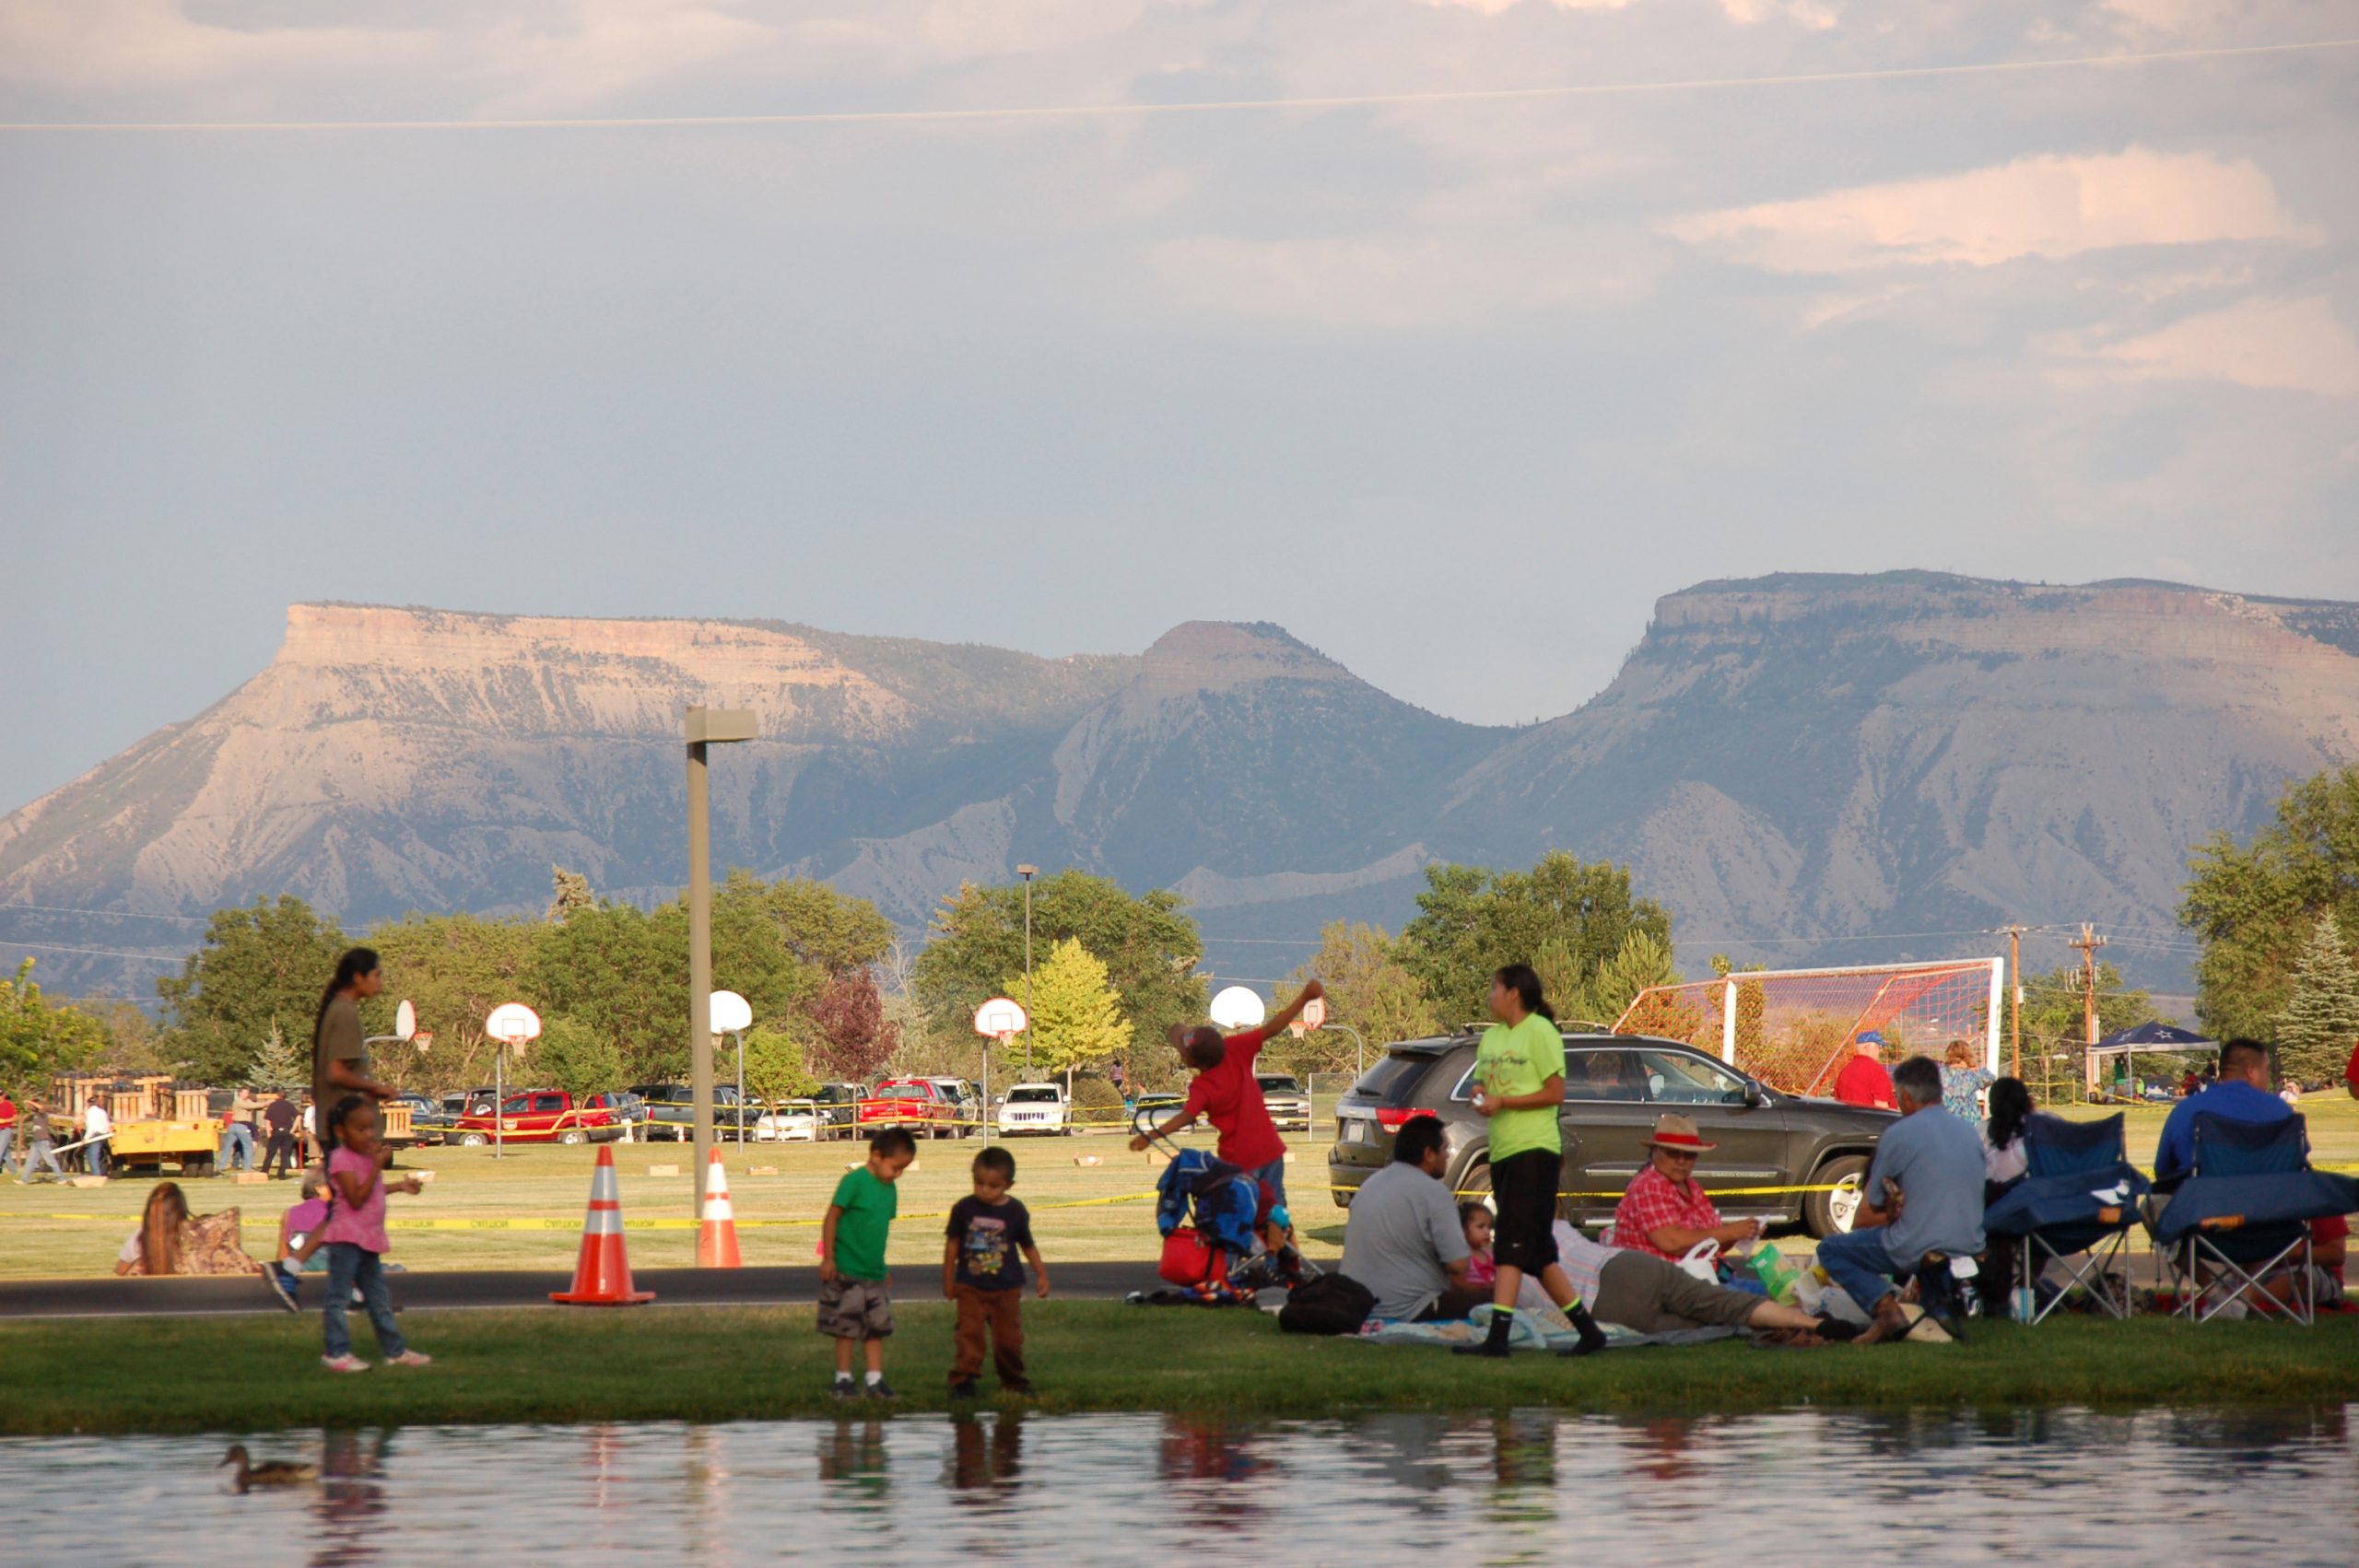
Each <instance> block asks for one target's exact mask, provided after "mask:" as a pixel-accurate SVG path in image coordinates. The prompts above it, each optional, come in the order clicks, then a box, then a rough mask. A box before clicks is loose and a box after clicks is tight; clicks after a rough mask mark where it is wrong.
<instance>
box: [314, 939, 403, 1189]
mask: <svg viewBox="0 0 2359 1568" xmlns="http://www.w3.org/2000/svg"><path fill="white" fill-rule="evenodd" d="M383 989H385V976H384V971H383V970H382V969H381V968H380V967H379V966H378V964H377V954H376V950H375V949H373V948H367V947H356V948H352V949H350V950H348V951H347V952H346V954H345V955H344V956H343V957H342V958H339V959H337V960H336V965H335V977H334V979H332V980H330V981H329V982H328V989H327V991H326V994H324V995H323V996H322V997H321V998H320V1013H319V1017H318V1018H316V1019H314V1020H313V1021H312V1024H311V1106H312V1115H313V1117H315V1118H324V1117H327V1116H328V1111H329V1108H330V1107H332V1106H337V1105H341V1104H342V1103H343V1102H344V1100H345V1098H346V1096H347V1095H351V1094H365V1095H367V1096H368V1097H369V1098H370V1100H382V1099H385V1098H387V1097H388V1096H390V1095H391V1094H393V1090H391V1089H390V1088H388V1087H386V1086H385V1085H384V1084H382V1083H380V1082H377V1081H376V1080H375V1079H373V1078H371V1077H370V1076H369V1045H368V1035H367V1034H366V1032H364V1031H363V1030H362V1029H361V1027H360V1004H361V1003H362V1002H363V1001H366V1000H368V999H369V998H370V997H372V996H375V995H376V994H377V993H378V992H380V991H381V990H383ZM317 1141H318V1143H319V1146H320V1157H321V1160H322V1162H323V1163H324V1162H325V1161H326V1160H327V1159H328V1157H329V1156H330V1155H332V1154H333V1153H334V1151H335V1133H334V1129H331V1128H329V1127H328V1126H326V1125H325V1122H324V1120H322V1121H321V1122H320V1125H319V1129H318V1133H317Z"/></svg>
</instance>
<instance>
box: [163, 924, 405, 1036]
mask: <svg viewBox="0 0 2359 1568" xmlns="http://www.w3.org/2000/svg"><path fill="white" fill-rule="evenodd" d="M345 947H346V942H345V937H344V931H343V930H342V928H341V927H339V926H338V925H337V924H336V922H335V921H334V920H333V919H323V918H322V917H320V916H319V915H316V914H314V913H313V912H312V910H311V906H310V905H308V904H306V903H304V902H303V900H301V899H300V898H297V897H295V896H294V895H291V894H281V895H278V897H277V898H276V899H275V900H274V899H267V898H256V899H255V900H254V901H253V902H252V904H248V905H244V906H242V907H230V908H227V909H216V910H215V911H213V918H212V919H210V920H209V921H207V922H206V924H205V944H204V945H203V946H202V947H200V948H198V949H197V951H196V952H194V953H193V954H190V955H189V958H188V961H187V963H186V964H185V965H182V969H181V972H180V973H179V974H177V975H167V976H165V977H163V978H161V979H159V980H158V981H157V982H156V992H157V994H158V996H160V997H162V998H163V999H164V1015H165V1018H166V1020H167V1022H168V1023H169V1024H170V1037H169V1038H167V1039H166V1040H165V1041H164V1043H163V1047H162V1049H163V1055H164V1057H165V1059H167V1060H173V1061H185V1062H187V1063H189V1071H191V1073H192V1074H193V1075H194V1077H196V1078H198V1079H201V1080H203V1081H205V1082H211V1083H237V1082H243V1081H244V1079H245V1078H246V1076H247V1074H248V1073H250V1072H251V1071H252V1069H253V1060H254V1052H255V1051H256V1050H257V1049H259V1048H260V1047H261V1045H262V1043H263V1041H264V1040H266V1039H268V1038H269V1037H270V1032H271V1030H273V1029H274V1028H276V1029H282V1030H284V1031H285V1032H286V1033H287V1035H288V1037H289V1038H290V1039H294V1040H298V1041H299V1042H301V1045H302V1048H303V1052H304V1059H305V1060H306V1061H308V1060H309V1059H310V1054H311V1024H312V1022H313V1020H314V1019H316V1018H317V1017H318V1015H319V1010H320V992H321V990H322V989H324V988H325V987H326V985H327V983H328V978H329V977H330V976H332V975H334V973H335V963H336V959H337V958H338V957H339V956H341V955H342V954H343V952H344V950H345ZM378 1005H380V1006H381V1005H382V1004H378ZM366 1021H367V1020H366V1019H365V1018H364V1023H365V1022H366Z"/></svg>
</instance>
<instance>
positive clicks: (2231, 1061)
mask: <svg viewBox="0 0 2359 1568" xmlns="http://www.w3.org/2000/svg"><path fill="white" fill-rule="evenodd" d="M2207 1113H2208V1114H2210V1115H2212V1116H2216V1117H2223V1118H2224V1119H2226V1120H2228V1121H2240V1122H2246V1123H2248V1124H2250V1125H2253V1126H2256V1127H2266V1126H2269V1125H2271V1124H2272V1123H2275V1122H2281V1121H2283V1120H2284V1119H2285V1118H2286V1117H2289V1116H2292V1115H2293V1114H2294V1111H2293V1107H2292V1106H2288V1105H2286V1103H2285V1102H2284V1101H2283V1100H2281V1099H2279V1098H2278V1097H2277V1094H2276V1093H2275V1091H2274V1090H2272V1089H2271V1087H2270V1071H2269V1047H2267V1046H2264V1045H2262V1044H2261V1043H2260V1042H2259V1040H2247V1039H2235V1040H2230V1041H2228V1042H2226V1043H2225V1044H2224V1045H2223V1046H2221V1047H2220V1081H2219V1082H2216V1083H2214V1084H2212V1086H2211V1087H2210V1088H2208V1089H2202V1090H2199V1091H2197V1092H2196V1093H2195V1094H2189V1096H2188V1097H2187V1098H2186V1099H2184V1100H2181V1101H2180V1102H2179V1103H2178V1104H2177V1105H2176V1106H2172V1107H2171V1114H2170V1115H2169V1116H2168V1117H2166V1118H2165V1120H2164V1122H2163V1136H2162V1140H2161V1141H2159V1142H2158V1143H2156V1144H2155V1146H2154V1190H2155V1191H2156V1192H2164V1191H2167V1190H2168V1189H2170V1188H2175V1187H2177V1185H2178V1184H2179V1183H2180V1182H2182V1181H2184V1180H2186V1179H2187V1175H2188V1173H2189V1171H2191V1170H2193V1169H2194V1168H2195V1118H2196V1117H2199V1116H2203V1115H2205V1114H2207Z"/></svg>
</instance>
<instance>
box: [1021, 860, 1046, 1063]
mask: <svg viewBox="0 0 2359 1568" xmlns="http://www.w3.org/2000/svg"><path fill="white" fill-rule="evenodd" d="M1015 874H1016V875H1017V876H1020V877H1022V878H1023V879H1024V1076H1025V1079H1026V1080H1027V1082H1029V1081H1030V1079H1031V1077H1032V879H1033V878H1034V877H1036V876H1039V874H1040V868H1039V867H1038V866H1018V867H1016V868H1015Z"/></svg>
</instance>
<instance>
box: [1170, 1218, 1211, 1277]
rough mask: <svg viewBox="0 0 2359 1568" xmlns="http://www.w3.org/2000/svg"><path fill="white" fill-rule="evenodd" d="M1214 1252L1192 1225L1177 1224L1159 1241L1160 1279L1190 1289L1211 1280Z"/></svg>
mask: <svg viewBox="0 0 2359 1568" xmlns="http://www.w3.org/2000/svg"><path fill="white" fill-rule="evenodd" d="M1214 1259H1215V1253H1214V1251H1213V1248H1212V1246H1210V1245H1209V1244H1208V1243H1207V1242H1206V1241H1205V1240H1204V1238H1203V1236H1202V1235H1198V1234H1197V1231H1196V1227H1195V1226H1193V1225H1181V1226H1180V1228H1179V1229H1178V1230H1176V1231H1173V1232H1172V1233H1171V1234H1170V1235H1168V1236H1165V1237H1164V1238H1163V1267H1162V1270H1161V1273H1162V1275H1163V1277H1164V1278H1165V1279H1167V1280H1168V1281H1171V1282H1172V1283H1173V1284H1175V1285H1184V1286H1187V1287H1189V1288H1191V1289H1193V1288H1194V1287H1195V1286H1198V1285H1201V1284H1203V1282H1204V1281H1206V1280H1208V1279H1210V1278H1211V1277H1212V1272H1213V1263H1214Z"/></svg>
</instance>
